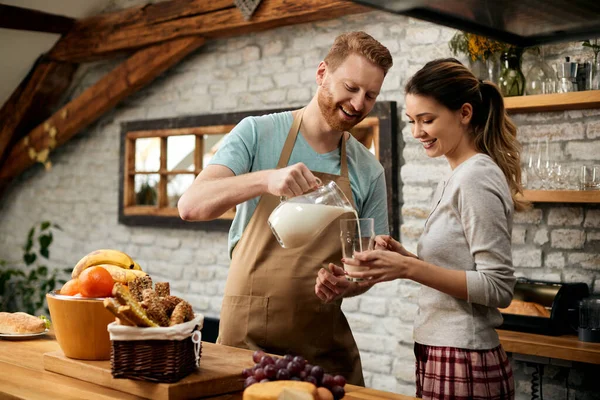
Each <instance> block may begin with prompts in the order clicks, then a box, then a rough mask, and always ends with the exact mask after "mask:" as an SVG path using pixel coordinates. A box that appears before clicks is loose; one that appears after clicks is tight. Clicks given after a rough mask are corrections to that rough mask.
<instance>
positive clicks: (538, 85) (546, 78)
mask: <svg viewBox="0 0 600 400" xmlns="http://www.w3.org/2000/svg"><path fill="white" fill-rule="evenodd" d="M525 83H526V85H525V94H528V95H533V94H548V93H556V85H557V79H556V72H555V71H554V69H552V67H551V66H549V65H548V64H547V63H546V60H545V59H544V49H543V47H539V48H538V54H537V56H536V58H535V60H534V61H533V64H532V65H531V68H529V71H528V72H527V75H525Z"/></svg>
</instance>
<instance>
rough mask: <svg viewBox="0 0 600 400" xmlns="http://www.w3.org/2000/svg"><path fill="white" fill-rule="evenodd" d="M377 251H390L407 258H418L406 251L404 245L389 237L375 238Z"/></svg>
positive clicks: (380, 236)
mask: <svg viewBox="0 0 600 400" xmlns="http://www.w3.org/2000/svg"><path fill="white" fill-rule="evenodd" d="M375 250H390V251H394V252H396V253H398V254H402V255H403V256H406V257H412V258H418V257H417V256H416V255H414V254H413V253H411V252H410V251H408V250H406V249H405V248H404V246H402V243H400V242H399V241H397V240H395V239H394V238H392V237H391V236H389V235H379V236H377V237H375Z"/></svg>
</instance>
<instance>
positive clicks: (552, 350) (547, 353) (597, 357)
mask: <svg viewBox="0 0 600 400" xmlns="http://www.w3.org/2000/svg"><path fill="white" fill-rule="evenodd" d="M496 331H497V332H498V336H499V337H500V343H502V347H504V351H506V352H510V353H519V354H528V355H532V356H538V357H548V358H559V359H562V360H570V361H578V362H585V363H590V364H600V343H587V342H580V341H579V340H577V336H575V335H563V336H546V335H536V334H533V333H524V332H514V331H505V330H501V329H497V330H496Z"/></svg>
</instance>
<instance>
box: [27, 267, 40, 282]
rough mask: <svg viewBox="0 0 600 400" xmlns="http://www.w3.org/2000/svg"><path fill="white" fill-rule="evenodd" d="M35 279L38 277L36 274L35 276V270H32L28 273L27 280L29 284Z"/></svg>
mask: <svg viewBox="0 0 600 400" xmlns="http://www.w3.org/2000/svg"><path fill="white" fill-rule="evenodd" d="M37 277H38V274H37V272H36V270H35V269H32V270H31V271H30V272H29V276H28V277H27V280H28V281H29V282H31V281H34V280H36V279H37Z"/></svg>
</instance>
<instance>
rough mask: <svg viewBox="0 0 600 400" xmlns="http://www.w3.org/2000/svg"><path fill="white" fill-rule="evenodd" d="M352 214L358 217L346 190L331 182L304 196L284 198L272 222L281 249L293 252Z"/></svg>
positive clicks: (270, 218) (273, 213) (272, 215)
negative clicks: (342, 217)
mask: <svg viewBox="0 0 600 400" xmlns="http://www.w3.org/2000/svg"><path fill="white" fill-rule="evenodd" d="M348 212H351V213H354V214H355V215H356V211H355V210H354V207H352V204H351V203H350V201H348V198H347V197H346V195H345V194H344V192H343V191H342V189H340V187H339V186H338V185H337V184H336V183H335V182H333V181H331V182H329V183H327V184H325V185H322V186H319V187H318V188H317V189H315V190H314V191H312V192H308V193H305V194H303V195H301V196H296V197H291V198H289V199H285V198H282V202H281V203H280V204H279V205H278V206H277V207H276V208H275V210H273V212H272V213H271V215H270V216H269V219H268V222H269V226H270V227H271V231H273V235H275V238H276V239H277V241H278V242H279V244H280V245H281V247H283V248H286V249H291V248H294V247H300V246H302V245H304V244H306V243H308V242H310V241H311V240H312V239H313V238H315V237H317V236H318V235H319V234H320V233H321V232H322V231H323V229H325V228H326V227H327V225H329V224H330V223H331V222H332V221H334V220H335V219H336V218H337V217H339V216H340V215H342V214H345V213H348Z"/></svg>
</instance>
